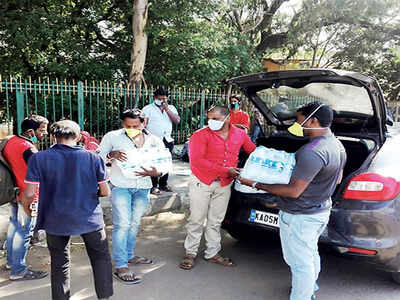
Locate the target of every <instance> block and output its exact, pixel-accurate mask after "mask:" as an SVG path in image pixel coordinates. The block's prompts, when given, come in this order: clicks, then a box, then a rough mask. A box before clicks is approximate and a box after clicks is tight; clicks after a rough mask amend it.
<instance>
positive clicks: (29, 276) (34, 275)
mask: <svg viewBox="0 0 400 300" xmlns="http://www.w3.org/2000/svg"><path fill="white" fill-rule="evenodd" d="M47 275H49V274H48V273H47V272H46V271H33V270H30V269H28V270H26V272H25V273H24V274H20V275H10V280H12V281H22V280H34V279H42V278H45V277H46V276H47Z"/></svg>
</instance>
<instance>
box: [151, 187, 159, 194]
mask: <svg viewBox="0 0 400 300" xmlns="http://www.w3.org/2000/svg"><path fill="white" fill-rule="evenodd" d="M150 194H152V195H160V194H161V191H160V190H159V189H158V188H156V187H153V188H151V190H150Z"/></svg>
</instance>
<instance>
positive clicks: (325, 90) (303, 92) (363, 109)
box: [257, 82, 373, 119]
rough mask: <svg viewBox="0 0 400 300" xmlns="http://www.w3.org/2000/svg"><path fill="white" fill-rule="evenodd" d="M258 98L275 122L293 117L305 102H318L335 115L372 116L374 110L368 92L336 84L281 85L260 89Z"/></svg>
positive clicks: (359, 88) (355, 87)
mask: <svg viewBox="0 0 400 300" xmlns="http://www.w3.org/2000/svg"><path fill="white" fill-rule="evenodd" d="M257 95H258V96H259V97H260V98H261V99H262V100H263V101H264V102H265V104H266V105H267V106H268V107H269V108H270V109H271V111H272V112H273V113H275V115H276V116H277V117H278V119H285V118H287V116H288V115H292V116H295V115H296V114H295V112H296V109H297V108H298V107H300V106H302V105H304V104H306V103H309V102H313V101H320V102H323V103H325V104H328V105H330V106H331V107H332V109H333V110H335V111H336V113H338V114H341V113H347V114H348V113H355V114H357V115H365V116H372V115H373V108H372V104H371V100H370V98H369V95H368V92H367V91H366V90H365V89H364V88H362V87H357V86H352V85H348V84H339V83H319V82H318V83H310V84H308V85H306V86H304V87H302V88H292V87H288V86H280V87H278V88H269V89H263V90H260V91H258V92H257Z"/></svg>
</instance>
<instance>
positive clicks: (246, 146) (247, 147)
mask: <svg viewBox="0 0 400 300" xmlns="http://www.w3.org/2000/svg"><path fill="white" fill-rule="evenodd" d="M256 148H257V146H256V145H255V144H254V143H253V142H252V141H251V139H250V138H249V136H248V135H247V134H246V135H245V136H244V142H243V150H244V152H246V153H247V154H251V153H252V152H253V151H254V150H255V149H256Z"/></svg>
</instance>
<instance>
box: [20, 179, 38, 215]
mask: <svg viewBox="0 0 400 300" xmlns="http://www.w3.org/2000/svg"><path fill="white" fill-rule="evenodd" d="M37 187H38V184H36V183H26V186H25V190H24V193H23V194H22V205H23V207H24V210H25V212H26V214H27V215H28V216H31V215H32V211H31V208H30V206H31V204H32V202H33V200H35V195H36V189H37Z"/></svg>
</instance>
